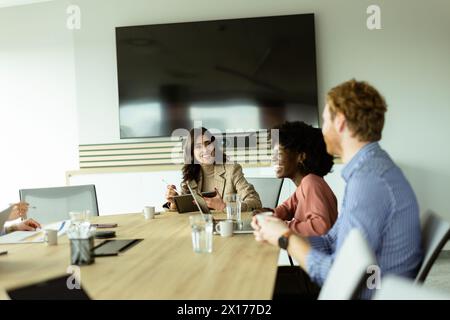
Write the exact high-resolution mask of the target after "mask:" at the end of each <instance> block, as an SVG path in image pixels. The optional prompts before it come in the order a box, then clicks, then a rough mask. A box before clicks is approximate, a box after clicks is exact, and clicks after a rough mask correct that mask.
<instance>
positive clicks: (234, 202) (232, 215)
mask: <svg viewBox="0 0 450 320" xmlns="http://www.w3.org/2000/svg"><path fill="white" fill-rule="evenodd" d="M225 204H226V206H227V207H226V210H227V219H229V220H233V221H235V222H238V223H239V222H241V199H240V198H239V195H237V194H229V195H227V196H225Z"/></svg>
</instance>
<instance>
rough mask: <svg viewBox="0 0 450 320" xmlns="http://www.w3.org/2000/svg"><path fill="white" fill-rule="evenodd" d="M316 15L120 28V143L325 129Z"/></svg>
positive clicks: (118, 41)
mask: <svg viewBox="0 0 450 320" xmlns="http://www.w3.org/2000/svg"><path fill="white" fill-rule="evenodd" d="M314 30H315V29H314V15H313V14H300V15H288V16H274V17H260V18H245V19H231V20H218V21H202V22H186V23H171V24H158V25H145V26H131V27H118V28H116V44H117V67H118V81H119V105H120V112H119V114H120V136H121V138H144V137H158V136H171V135H172V133H173V131H174V130H176V129H188V130H189V129H190V128H192V127H193V126H194V124H195V125H196V126H198V125H200V124H201V125H202V126H204V127H206V128H209V129H218V130H221V131H222V132H231V131H233V132H248V131H250V130H255V131H256V130H262V129H270V128H271V127H272V126H274V125H276V124H278V123H281V122H283V121H285V120H291V121H293V120H302V121H305V122H306V123H309V124H312V125H315V126H317V125H318V105H317V79H316V78H317V75H316V50H315V31H314Z"/></svg>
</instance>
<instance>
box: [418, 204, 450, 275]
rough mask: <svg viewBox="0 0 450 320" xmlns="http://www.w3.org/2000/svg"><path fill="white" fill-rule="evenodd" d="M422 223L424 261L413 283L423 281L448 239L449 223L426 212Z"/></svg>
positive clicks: (449, 235)
mask: <svg viewBox="0 0 450 320" xmlns="http://www.w3.org/2000/svg"><path fill="white" fill-rule="evenodd" d="M422 221H423V223H422V250H423V253H424V259H423V262H422V265H421V267H420V269H419V272H418V273H417V276H416V279H415V283H420V282H424V281H425V279H426V278H427V276H428V273H429V272H430V270H431V267H432V266H433V264H434V262H435V261H436V259H437V258H438V256H439V253H440V252H441V250H442V248H443V247H444V246H445V244H446V243H447V241H448V239H449V238H450V223H449V222H448V221H445V220H444V219H442V218H441V217H440V216H438V215H437V214H435V213H433V212H431V211H427V213H426V214H425V217H424V219H423V220H422Z"/></svg>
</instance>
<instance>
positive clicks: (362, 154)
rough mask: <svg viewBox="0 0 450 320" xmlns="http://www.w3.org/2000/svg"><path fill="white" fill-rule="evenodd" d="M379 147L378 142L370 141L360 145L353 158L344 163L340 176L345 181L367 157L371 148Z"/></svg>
mask: <svg viewBox="0 0 450 320" xmlns="http://www.w3.org/2000/svg"><path fill="white" fill-rule="evenodd" d="M377 149H380V145H379V144H378V142H370V143H368V144H366V145H365V146H364V147H362V148H361V149H360V150H359V151H358V152H357V153H356V154H355V155H354V156H353V158H352V159H351V160H350V161H349V162H348V163H347V164H346V165H345V167H344V169H343V170H342V178H344V180H345V181H346V182H347V181H348V179H350V177H351V176H352V174H353V172H355V171H356V170H357V169H358V168H359V167H360V166H361V164H362V163H363V162H364V161H365V160H366V159H367V157H368V155H369V153H370V152H371V151H373V150H377Z"/></svg>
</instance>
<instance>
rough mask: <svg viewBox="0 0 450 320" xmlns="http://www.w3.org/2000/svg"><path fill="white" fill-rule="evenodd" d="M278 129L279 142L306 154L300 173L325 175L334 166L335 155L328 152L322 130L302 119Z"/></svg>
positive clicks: (291, 149)
mask: <svg viewBox="0 0 450 320" xmlns="http://www.w3.org/2000/svg"><path fill="white" fill-rule="evenodd" d="M274 129H278V130H279V131H278V135H279V144H280V145H281V146H282V147H283V148H285V149H287V150H290V151H293V152H297V153H299V154H301V153H304V154H305V160H304V161H303V165H299V170H300V173H301V174H302V175H303V176H305V175H307V174H310V173H313V174H315V175H317V176H320V177H323V176H325V175H327V174H328V173H329V172H330V171H331V168H332V167H333V163H334V162H333V156H331V155H330V154H328V152H327V147H326V145H325V140H324V138H323V135H322V130H321V129H318V128H314V127H312V126H310V125H308V124H306V123H304V122H302V121H295V122H289V121H286V122H285V123H283V124H281V125H278V126H275V127H274Z"/></svg>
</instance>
